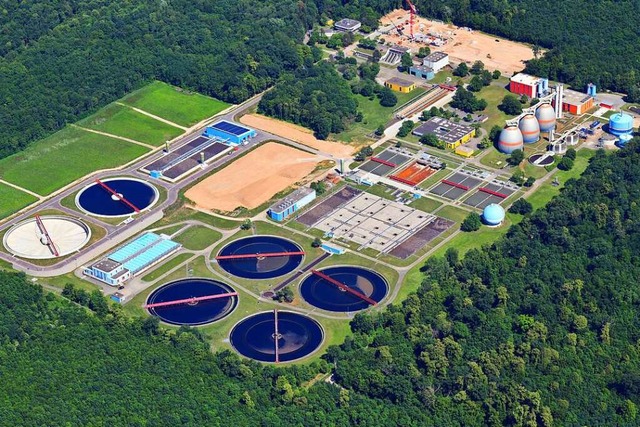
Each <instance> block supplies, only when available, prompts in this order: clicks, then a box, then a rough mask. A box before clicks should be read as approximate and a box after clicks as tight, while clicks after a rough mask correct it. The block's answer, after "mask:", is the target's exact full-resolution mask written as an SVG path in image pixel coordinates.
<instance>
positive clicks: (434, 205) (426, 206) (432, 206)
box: [409, 197, 442, 212]
mask: <svg viewBox="0 0 640 427" xmlns="http://www.w3.org/2000/svg"><path fill="white" fill-rule="evenodd" d="M409 206H411V207H412V208H416V209H420V210H421V211H425V212H433V211H435V210H436V209H438V208H439V207H440V206H442V202H439V201H438V200H435V199H432V198H430V197H420V198H419V199H415V200H414V201H413V202H411V203H409Z"/></svg>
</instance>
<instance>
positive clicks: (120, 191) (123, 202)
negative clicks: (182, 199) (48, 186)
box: [76, 177, 159, 217]
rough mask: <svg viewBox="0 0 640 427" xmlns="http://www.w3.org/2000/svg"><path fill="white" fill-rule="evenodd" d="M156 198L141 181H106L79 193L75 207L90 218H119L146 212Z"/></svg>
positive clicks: (155, 190)
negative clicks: (92, 216) (93, 216)
mask: <svg viewBox="0 0 640 427" xmlns="http://www.w3.org/2000/svg"><path fill="white" fill-rule="evenodd" d="M158 197H159V194H158V190H157V189H156V188H155V187H154V186H153V185H151V184H149V183H148V182H146V181H143V180H141V179H136V178H128V177H127V178H124V177H123V178H106V179H103V180H100V181H99V182H98V181H96V182H94V183H93V184H91V185H89V186H87V187H85V188H84V189H83V190H81V191H80V192H79V193H78V195H77V196H76V205H77V206H78V208H79V209H81V210H82V211H84V212H86V213H88V214H91V215H95V216H101V217H123V216H129V215H132V214H135V213H138V212H141V211H144V210H147V209H149V208H150V207H151V206H153V205H154V204H155V203H156V202H157V201H158Z"/></svg>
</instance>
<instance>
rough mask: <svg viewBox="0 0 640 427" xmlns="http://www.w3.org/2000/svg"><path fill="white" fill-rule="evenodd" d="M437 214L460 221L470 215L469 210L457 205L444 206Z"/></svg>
mask: <svg viewBox="0 0 640 427" xmlns="http://www.w3.org/2000/svg"><path fill="white" fill-rule="evenodd" d="M436 215H438V216H441V217H443V218H446V219H450V220H451V221H455V222H457V223H460V222H462V221H463V220H464V219H465V218H466V217H467V216H468V215H469V212H468V211H466V210H464V209H460V208H457V207H455V206H444V207H443V208H442V209H440V210H439V211H438V212H436ZM454 227H455V226H454Z"/></svg>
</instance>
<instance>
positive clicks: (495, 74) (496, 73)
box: [491, 70, 502, 80]
mask: <svg viewBox="0 0 640 427" xmlns="http://www.w3.org/2000/svg"><path fill="white" fill-rule="evenodd" d="M500 76H502V73H501V72H500V71H499V70H494V71H493V73H491V77H492V78H493V79H494V80H498V79H499V78H500Z"/></svg>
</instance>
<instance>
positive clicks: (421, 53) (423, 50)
mask: <svg viewBox="0 0 640 427" xmlns="http://www.w3.org/2000/svg"><path fill="white" fill-rule="evenodd" d="M430 54H431V49H429V47H428V46H420V49H418V53H417V54H416V56H417V57H418V58H425V57H427V56H429V55H430Z"/></svg>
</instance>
